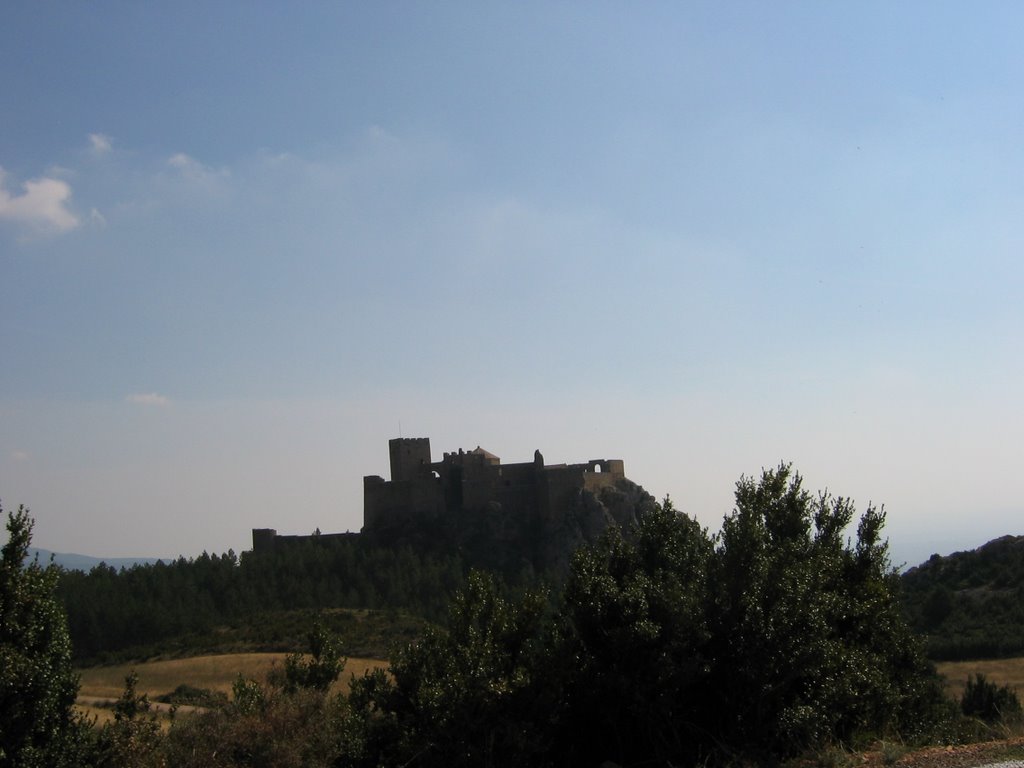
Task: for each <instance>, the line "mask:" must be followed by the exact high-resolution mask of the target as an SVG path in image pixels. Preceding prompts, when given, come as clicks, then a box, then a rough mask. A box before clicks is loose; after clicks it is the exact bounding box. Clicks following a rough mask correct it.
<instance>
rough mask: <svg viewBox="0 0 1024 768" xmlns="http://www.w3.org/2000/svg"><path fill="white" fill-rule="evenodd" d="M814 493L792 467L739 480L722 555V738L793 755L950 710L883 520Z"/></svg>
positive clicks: (716, 623)
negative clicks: (906, 601) (913, 624)
mask: <svg viewBox="0 0 1024 768" xmlns="http://www.w3.org/2000/svg"><path fill="white" fill-rule="evenodd" d="M853 517H854V505H853V503H852V502H851V501H850V500H849V499H845V498H842V497H838V498H837V497H832V496H831V495H829V494H828V493H821V494H818V495H817V496H812V495H811V494H810V493H808V492H807V491H805V490H804V489H803V486H802V479H801V477H800V475H799V474H798V473H796V472H794V471H793V470H792V468H791V467H790V465H788V464H782V465H780V466H779V467H778V468H777V469H773V470H766V471H764V472H763V473H762V475H761V478H760V479H759V480H757V481H755V480H754V479H752V478H747V477H744V478H741V479H740V481H739V482H738V483H737V484H736V507H735V510H734V511H733V513H732V514H731V515H729V516H727V517H726V519H725V521H724V523H723V525H722V531H721V534H720V538H719V541H718V546H717V551H716V553H715V557H714V558H713V569H712V572H711V575H710V582H711V583H712V584H713V585H714V590H715V592H714V598H713V601H712V603H711V605H710V607H709V620H710V622H711V628H712V633H713V634H714V635H715V636H716V637H717V641H716V645H715V647H716V653H715V658H714V659H713V670H714V671H713V675H712V679H713V685H712V686H711V688H710V691H711V693H712V695H713V696H715V699H714V702H713V706H712V709H713V710H714V711H715V712H716V713H717V716H718V718H719V720H718V723H717V724H716V725H715V726H714V728H715V730H717V731H718V732H720V733H722V734H723V737H724V738H728V740H729V742H730V743H731V744H733V745H734V746H735V747H737V748H738V749H740V750H742V751H746V752H750V751H752V750H753V751H758V750H763V751H765V752H767V753H769V754H771V755H785V754H787V753H793V752H796V751H800V750H802V749H806V748H809V747H813V746H819V745H822V744H824V743H827V742H844V743H848V742H849V741H850V739H851V738H853V736H854V735H856V734H859V733H860V734H862V733H872V732H873V733H884V732H886V731H897V732H900V733H901V735H903V736H910V737H913V736H916V735H917V733H915V731H920V730H921V729H927V728H928V726H929V725H930V723H929V718H930V717H932V716H933V715H934V716H936V717H937V716H938V713H939V712H940V711H942V710H941V708H940V707H939V706H938V702H939V701H940V700H941V696H940V694H939V686H938V684H937V677H936V675H935V673H934V670H933V669H932V668H931V666H930V665H929V664H928V663H927V662H926V660H925V658H924V655H923V652H922V650H921V648H920V645H919V643H918V642H917V641H916V639H915V638H914V637H913V635H912V634H911V633H910V630H909V629H908V628H907V625H906V623H905V621H904V619H903V616H902V613H901V611H900V606H899V602H898V599H897V588H898V577H897V575H896V573H895V571H894V569H893V568H892V567H891V566H890V564H889V558H888V545H887V542H885V541H884V540H883V539H882V538H881V531H882V528H883V526H884V523H885V514H884V511H883V510H881V509H878V508H875V507H868V509H867V510H866V511H865V512H864V514H863V515H862V516H861V518H860V521H859V523H858V525H857V528H856V542H855V543H854V544H852V545H851V544H850V543H849V541H848V540H846V539H845V536H846V534H845V531H846V529H847V527H848V526H849V525H850V524H851V523H852V521H853Z"/></svg>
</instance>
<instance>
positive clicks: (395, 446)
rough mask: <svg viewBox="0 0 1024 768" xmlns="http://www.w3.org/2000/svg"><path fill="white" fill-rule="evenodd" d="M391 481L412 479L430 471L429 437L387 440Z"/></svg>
mask: <svg viewBox="0 0 1024 768" xmlns="http://www.w3.org/2000/svg"><path fill="white" fill-rule="evenodd" d="M388 451H389V452H390V453H391V482H393V483H397V482H401V481H402V480H412V479H414V478H417V477H423V476H424V475H425V474H429V472H430V438H429V437H396V438H395V439H394V440H389V441H388Z"/></svg>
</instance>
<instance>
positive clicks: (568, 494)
mask: <svg viewBox="0 0 1024 768" xmlns="http://www.w3.org/2000/svg"><path fill="white" fill-rule="evenodd" d="M388 451H389V454H390V459H391V479H390V480H385V479H384V478H382V477H380V476H379V475H368V476H366V477H364V478H363V529H362V533H359V534H354V533H348V534H323V535H321V534H319V533H317V534H314V535H313V536H278V535H277V531H275V530H274V529H272V528H258V529H254V530H253V532H252V537H253V552H257V553H259V552H272V551H280V550H281V549H282V548H285V547H287V546H290V545H295V544H301V543H306V542H313V541H320V542H324V543H326V542H327V541H329V540H335V539H342V538H348V537H358V538H362V539H366V541H367V542H368V543H369V542H376V543H382V544H403V545H409V546H414V547H417V548H419V547H424V546H426V547H435V548H436V547H441V548H447V549H449V550H453V551H454V550H460V551H463V550H466V549H467V548H468V549H470V550H473V551H475V552H476V553H477V559H478V560H480V561H481V562H485V564H491V565H493V564H496V563H497V564H499V565H508V564H509V563H512V564H513V565H515V564H516V563H519V562H520V561H522V560H526V561H529V562H531V563H532V565H533V566H534V567H537V568H543V569H546V568H552V567H554V568H564V567H565V566H566V564H567V562H568V557H569V555H570V554H571V552H572V551H573V550H574V549H575V548H576V547H578V546H579V545H581V544H584V543H590V542H593V541H596V540H597V538H598V537H599V536H600V534H601V532H602V531H604V530H605V529H606V528H607V527H608V526H609V525H618V526H621V527H623V528H628V527H629V525H630V524H632V523H634V522H636V520H637V519H638V517H639V516H641V515H643V514H644V513H645V512H646V511H647V510H648V509H650V508H651V507H652V506H653V504H654V499H653V498H652V497H651V496H650V494H648V493H647V492H646V491H644V490H643V488H641V487H640V486H638V485H636V484H635V483H633V482H631V481H630V480H628V479H627V478H626V476H625V470H624V468H623V462H622V461H621V460H620V459H591V460H590V461H587V462H585V463H582V464H545V463H544V457H543V456H542V455H541V453H540V451H535V452H534V454H533V461H529V462H523V463H519V464H502V463H501V459H499V458H498V457H497V456H495V455H494V454H493V453H490V452H488V451H486V450H484V449H483V448H480V447H479V446H478V447H477V448H474V449H473V450H471V451H463V450H461V449H460V450H459V451H458V452H452V453H445V454H444V455H443V456H442V458H441V460H440V461H433V460H432V456H431V453H430V440H429V438H425V437H418V438H396V439H393V440H390V441H389V442H388Z"/></svg>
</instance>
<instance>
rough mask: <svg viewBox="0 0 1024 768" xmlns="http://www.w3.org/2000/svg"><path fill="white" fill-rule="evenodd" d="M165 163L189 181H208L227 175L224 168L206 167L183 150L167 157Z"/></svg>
mask: <svg viewBox="0 0 1024 768" xmlns="http://www.w3.org/2000/svg"><path fill="white" fill-rule="evenodd" d="M167 164H168V165H169V166H171V167H172V168H174V169H176V170H177V171H178V172H179V173H180V174H181V175H182V176H183V177H184V178H186V179H189V180H191V181H202V182H210V181H215V180H216V179H220V178H223V177H225V176H228V175H229V174H228V172H227V171H226V170H223V169H221V170H215V169H213V168H208V167H207V166H205V165H203V164H202V163H201V162H199V161H198V160H196V159H195V158H194V157H191V156H189V155H186V154H185V153H184V152H179V153H178V154H176V155H172V156H171V157H169V158H167Z"/></svg>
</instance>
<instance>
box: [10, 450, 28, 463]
mask: <svg viewBox="0 0 1024 768" xmlns="http://www.w3.org/2000/svg"><path fill="white" fill-rule="evenodd" d="M11 458H12V459H13V460H14V461H28V460H29V455H28V451H11Z"/></svg>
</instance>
